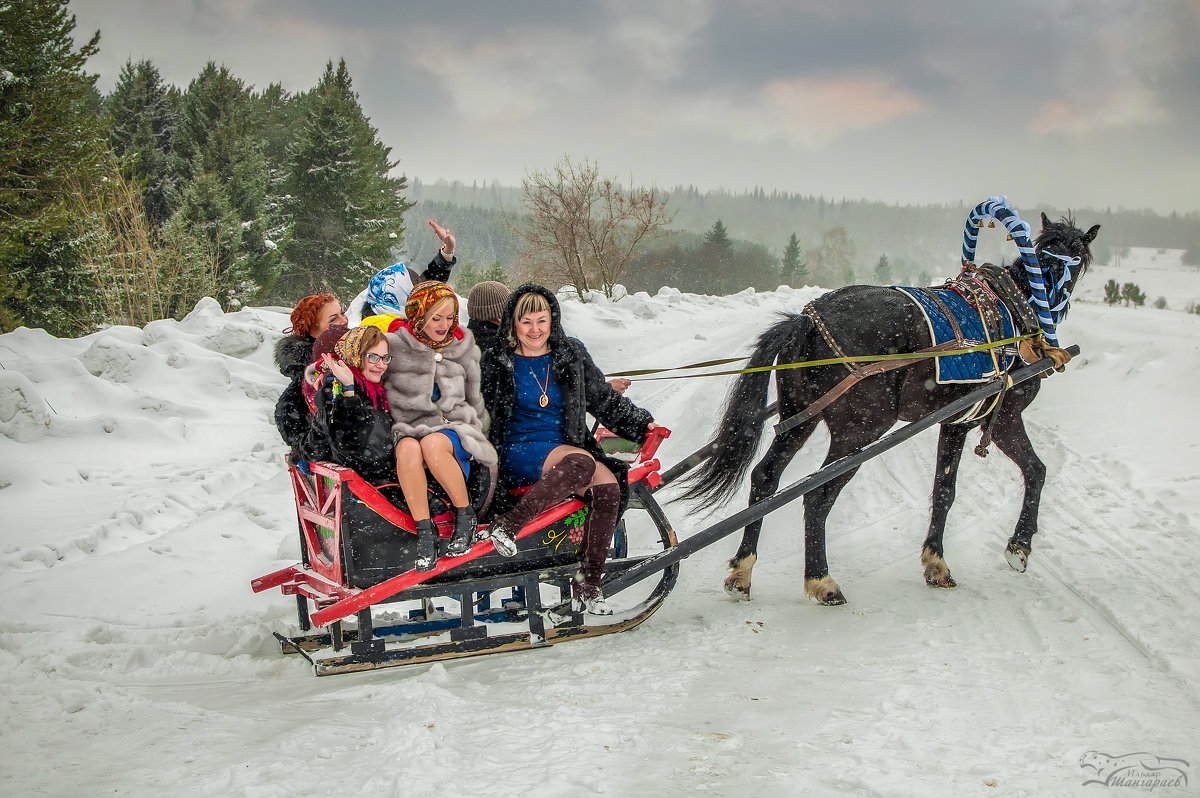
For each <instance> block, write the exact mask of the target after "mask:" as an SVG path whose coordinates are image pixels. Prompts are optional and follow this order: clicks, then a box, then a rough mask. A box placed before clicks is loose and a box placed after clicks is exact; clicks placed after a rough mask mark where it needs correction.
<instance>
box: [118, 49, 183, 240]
mask: <svg viewBox="0 0 1200 798" xmlns="http://www.w3.org/2000/svg"><path fill="white" fill-rule="evenodd" d="M105 109H106V110H107V111H108V114H109V117H110V118H111V120H112V122H111V127H110V128H109V131H108V140H109V143H110V145H111V146H112V149H113V152H115V153H116V154H117V155H119V156H121V157H122V158H125V159H126V163H127V165H126V168H125V170H124V172H125V176H126V177H127V178H132V179H135V180H139V181H142V182H143V183H145V186H146V191H145V199H144V201H143V204H144V206H145V209H146V218H147V219H148V220H149V222H150V224H151V226H152V227H153V228H154V229H158V228H159V227H161V226H162V225H163V223H165V222H166V220H167V219H168V218H169V217H170V216H171V213H172V212H173V211H174V209H175V207H176V206H177V205H178V203H179V199H180V185H179V181H180V174H181V172H182V171H183V169H182V168H181V167H182V164H180V163H179V161H178V155H176V154H175V153H174V151H173V148H172V144H173V140H174V137H175V128H176V125H177V124H178V114H177V113H176V110H175V109H174V108H173V107H172V106H171V100H170V97H169V95H168V91H167V87H166V85H165V84H164V83H163V81H162V76H161V75H160V74H159V71H158V68H157V67H155V66H154V65H153V64H152V63H150V62H149V61H139V62H138V63H137V64H134V63H133V62H132V61H126V62H125V65H124V66H123V67H121V74H120V75H119V77H118V78H117V85H116V86H115V87H114V88H113V91H112V94H110V95H108V97H106V98H105Z"/></svg>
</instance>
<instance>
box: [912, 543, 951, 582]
mask: <svg viewBox="0 0 1200 798" xmlns="http://www.w3.org/2000/svg"><path fill="white" fill-rule="evenodd" d="M921 565H923V566H925V584H927V585H929V586H930V587H958V583H957V582H955V581H954V577H952V576H951V575H950V567H949V566H948V565H946V561H945V560H944V559H942V557H941V556H940V555H938V554H934V553H933V552H932V551H930V550H929V549H925V550H924V551H922V552H921Z"/></svg>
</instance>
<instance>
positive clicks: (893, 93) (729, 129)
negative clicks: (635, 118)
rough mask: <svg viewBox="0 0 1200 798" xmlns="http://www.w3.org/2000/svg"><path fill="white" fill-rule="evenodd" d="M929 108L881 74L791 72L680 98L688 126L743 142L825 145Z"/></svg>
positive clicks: (680, 110)
mask: <svg viewBox="0 0 1200 798" xmlns="http://www.w3.org/2000/svg"><path fill="white" fill-rule="evenodd" d="M923 110H926V104H925V102H924V101H923V100H921V98H920V97H918V96H917V95H915V94H913V93H912V92H910V91H908V90H906V89H904V88H903V87H900V86H898V85H897V84H896V83H895V82H894V81H891V80H889V79H887V78H885V77H881V76H869V75H868V76H859V77H850V76H840V77H833V78H813V77H791V78H786V79H780V80H773V81H770V82H769V83H767V84H765V85H763V86H761V87H760V88H758V89H757V90H755V91H753V92H750V93H749V94H747V95H716V94H712V93H709V94H706V95H701V96H699V97H696V98H694V99H691V100H683V101H680V102H678V103H676V105H675V107H674V109H673V113H674V114H675V116H676V118H677V119H678V120H680V121H682V122H684V123H685V126H689V127H690V126H694V127H698V128H701V129H704V130H709V131H717V132H721V133H724V134H726V135H728V136H731V137H732V138H734V139H736V140H740V141H749V142H770V141H781V142H785V143H789V144H792V145H796V146H800V147H804V148H806V149H820V148H822V147H824V146H826V145H828V144H830V143H831V142H834V141H836V140H837V139H838V138H839V137H841V136H842V135H844V134H846V133H850V132H853V131H859V130H864V129H868V128H873V127H877V126H879V125H882V124H884V123H886V122H889V121H891V120H894V119H897V118H899V117H903V116H907V115H910V114H916V113H919V112H921V111H923Z"/></svg>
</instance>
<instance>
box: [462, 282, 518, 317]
mask: <svg viewBox="0 0 1200 798" xmlns="http://www.w3.org/2000/svg"><path fill="white" fill-rule="evenodd" d="M508 294H509V290H508V286H506V285H505V284H504V283H498V282H496V281H495V280H485V281H484V282H482V283H478V284H477V285H476V286H475V287H474V288H472V289H471V293H470V295H468V296H467V315H468V316H470V317H471V318H472V319H474V320H476V321H499V319H500V317H501V316H503V315H504V303H505V302H507V301H508Z"/></svg>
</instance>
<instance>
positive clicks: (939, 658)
mask: <svg viewBox="0 0 1200 798" xmlns="http://www.w3.org/2000/svg"><path fill="white" fill-rule="evenodd" d="M1110 277H1113V278H1114V279H1117V280H1118V282H1126V281H1130V280H1132V281H1133V282H1138V283H1139V284H1140V285H1141V286H1142V288H1143V289H1144V290H1145V291H1146V293H1147V295H1148V296H1149V297H1150V299H1151V300H1153V299H1154V298H1155V297H1157V296H1160V295H1162V296H1165V297H1166V298H1167V302H1168V309H1167V310H1155V309H1152V308H1150V307H1145V308H1140V309H1131V308H1122V307H1107V306H1104V305H1101V304H1099V303H1098V301H1096V300H1097V299H1098V297H1099V296H1100V295H1101V293H1102V292H1101V286H1102V285H1103V282H1104V281H1105V280H1107V279H1109V278H1110ZM818 293H819V291H818V289H815V288H809V289H802V290H793V289H788V288H781V289H779V290H778V291H775V292H770V293H754V292H751V291H747V292H744V293H742V294H738V295H736V296H733V297H721V298H714V297H703V296H694V295H681V294H679V293H677V292H673V291H669V290H664V291H662V292H660V293H659V294H658V295H657V296H654V297H649V296H646V295H644V294H639V295H635V296H630V297H626V298H624V299H622V300H621V301H619V302H616V303H607V302H604V301H597V302H594V303H590V304H587V305H582V304H579V303H578V302H575V301H571V300H566V301H565V305H564V318H565V323H566V326H567V328H568V330H569V331H570V332H571V333H573V334H575V335H577V336H579V337H581V338H583V339H584V340H585V341H586V342H587V343H588V345H589V347H590V348H591V350H592V352H593V354H594V355H595V356H596V358H597V360H598V362H599V363H600V364H601V366H602V367H604V368H606V369H608V370H616V369H618V368H621V367H626V368H637V367H652V366H664V365H678V364H684V363H690V362H695V361H697V360H702V359H708V358H715V357H723V356H729V355H732V354H735V353H739V352H744V351H746V350H747V349H748V347H749V345H750V343H751V342H752V340H753V339H754V337H755V335H756V334H757V332H758V331H759V330H761V329H762V328H763V327H765V326H766V325H768V324H769V323H771V322H772V320H773V316H774V314H775V313H776V312H777V311H782V310H798V309H800V308H802V307H803V305H804V304H805V303H806V302H807V301H808V300H809V299H811V298H812V297H814V296H816V295H817V294H818ZM1081 298H1082V300H1089V299H1090V300H1092V301H1079V302H1077V303H1076V305H1075V307H1074V309H1073V310H1072V313H1071V316H1070V317H1069V318H1068V319H1067V321H1066V323H1065V324H1064V326H1063V328H1062V331H1063V335H1062V337H1063V339H1064V340H1065V341H1066V342H1077V343H1079V344H1080V345H1081V347H1082V349H1083V354H1082V356H1081V357H1079V358H1077V359H1076V360H1075V361H1074V362H1073V363H1072V364H1071V365H1070V366H1069V367H1068V370H1067V373H1066V374H1063V375H1055V376H1054V377H1052V378H1051V379H1049V380H1048V381H1047V382H1046V383H1045V384H1044V391H1043V393H1042V395H1041V396H1040V397H1039V399H1038V402H1037V404H1036V405H1035V406H1034V408H1033V411H1032V412H1030V413H1029V414H1028V415H1027V417H1026V418H1027V423H1028V424H1029V426H1030V428H1031V431H1032V435H1033V438H1034V440H1035V443H1036V445H1037V447H1038V451H1039V453H1040V455H1041V457H1042V458H1043V459H1044V460H1045V461H1046V463H1047V465H1048V467H1049V479H1048V483H1047V486H1046V491H1045V494H1044V503H1043V509H1042V515H1041V532H1040V534H1039V535H1038V537H1037V538H1036V539H1035V548H1034V553H1033V557H1032V559H1031V562H1030V568H1029V571H1028V572H1027V573H1025V574H1017V573H1014V572H1013V571H1011V570H1010V569H1009V568H1008V567H1007V566H1006V565H1005V563H1004V559H1003V557H1002V554H1001V552H1002V549H1003V545H1004V542H1005V540H1006V539H1007V537H1008V535H1009V534H1010V533H1011V529H1012V526H1013V524H1014V523H1015V521H1016V517H1017V512H1018V504H1019V496H1020V481H1019V478H1018V474H1017V471H1016V469H1015V467H1014V466H1012V464H1011V463H1009V462H1008V461H1007V460H1005V459H1004V458H1003V457H1002V456H1001V455H999V454H998V453H995V452H994V453H993V454H992V456H991V457H988V458H987V459H986V460H980V459H978V458H976V457H974V456H972V455H971V454H970V445H973V444H970V445H969V447H968V452H967V454H966V455H965V456H964V461H963V468H962V473H961V476H960V479H959V494H958V501H957V503H956V505H955V507H954V509H953V511H952V512H951V514H950V521H949V526H948V532H947V559H948V562H949V564H950V566H951V568H952V571H953V573H954V575H955V578H956V579H957V580H958V582H959V587H958V588H957V589H955V590H949V591H947V590H933V589H930V588H928V587H926V586H925V584H924V581H923V580H922V578H921V568H920V565H919V563H918V554H919V547H920V543H921V540H922V538H923V535H924V531H925V527H926V524H927V513H928V496H929V490H930V484H931V479H932V476H931V474H932V468H933V458H934V451H933V449H934V440H935V435H936V433H935V432H933V431H929V432H926V433H923V434H922V435H920V436H918V437H917V438H916V439H915V440H913V441H910V442H909V443H907V444H905V445H903V446H901V447H899V448H898V449H896V450H893V451H891V452H889V453H887V454H886V455H884V456H883V457H881V458H879V459H878V460H876V461H873V462H871V463H869V464H868V465H867V466H865V467H864V468H863V469H862V470H861V471H860V472H859V474H858V476H857V477H856V478H855V479H854V481H853V482H852V483H851V484H850V486H849V488H848V489H847V491H846V493H845V494H843V498H842V500H841V502H840V503H839V504H838V506H837V508H836V509H835V511H834V513H833V515H832V517H831V519H830V520H831V523H830V545H829V555H830V563H831V568H832V572H833V575H834V576H835V578H836V579H837V580H838V581H839V583H840V584H841V587H842V588H843V590H844V591H845V592H846V595H847V597H848V599H849V601H850V603H849V604H847V605H846V606H844V607H821V606H817V605H815V604H812V603H810V602H809V601H807V600H806V599H805V598H804V595H803V591H802V585H801V576H802V567H803V556H802V540H801V536H800V529H799V523H800V520H799V510H800V507H799V504H796V505H794V506H793V507H790V508H788V509H785V510H782V511H780V512H778V513H776V514H775V515H773V516H771V517H770V518H768V519H767V522H766V525H765V530H764V535H763V541H762V546H761V549H760V560H759V564H758V568H757V569H756V572H755V583H754V599H753V601H752V602H750V603H748V604H745V603H743V604H739V603H735V602H733V601H731V600H730V599H729V598H727V597H726V596H725V594H724V593H723V591H722V590H721V581H722V579H723V578H724V575H725V568H724V562H725V560H726V559H727V558H728V557H729V556H730V554H731V553H732V552H733V550H734V548H735V547H736V537H733V538H729V539H727V540H725V541H722V542H720V543H718V544H717V545H715V546H713V547H711V548H710V549H708V550H705V551H703V552H701V553H700V554H698V555H696V556H694V557H692V558H691V559H689V560H687V561H686V562H685V563H684V565H683V570H682V573H681V576H680V580H679V585H678V587H677V588H676V590H675V591H674V593H672V595H671V596H670V598H669V599H668V600H667V602H666V604H665V605H664V606H663V608H662V609H660V610H659V612H658V613H657V614H656V615H654V616H653V617H652V618H651V619H650V620H649V621H647V623H646V624H645V625H643V626H642V627H640V628H638V629H636V630H634V631H632V632H628V633H625V634H619V635H612V636H609V637H605V638H600V639H597V640H593V641H584V642H579V643H574V644H563V645H559V646H555V647H553V648H549V649H545V650H542V651H539V652H526V653H519V654H511V655H503V656H492V657H485V658H479V659H474V660H460V661H457V662H452V663H447V664H438V665H433V666H417V667H414V668H410V669H392V670H385V671H380V672H375V673H366V674H349V675H342V676H336V677H330V678H324V679H316V678H313V677H312V676H311V675H310V673H309V671H308V669H307V667H306V665H305V663H304V662H303V661H302V660H299V659H297V658H294V657H292V658H285V657H283V656H282V655H280V654H279V650H278V646H277V644H276V642H275V640H274V639H273V638H272V636H271V632H272V631H273V630H283V631H288V630H291V629H292V628H293V626H294V623H295V615H294V603H293V601H292V599H290V598H287V597H283V596H281V595H279V594H278V593H274V594H262V595H254V594H252V593H251V592H250V589H249V582H250V579H251V578H252V577H255V576H258V575H261V574H264V573H267V572H268V571H271V570H273V569H275V568H278V567H281V566H283V565H287V564H290V563H291V562H294V561H295V559H296V558H297V556H298V552H297V544H296V540H295V538H296V536H295V521H294V516H293V511H292V506H291V498H290V493H289V489H288V485H287V480H286V477H285V473H284V471H283V467H282V453H283V446H282V444H281V443H280V441H279V439H278V436H277V434H276V432H275V429H274V427H273V426H272V425H271V412H272V408H273V403H274V400H275V397H276V396H277V394H278V392H279V391H280V390H281V389H282V387H283V384H284V383H283V378H282V377H280V376H279V374H278V373H277V372H276V371H275V370H274V368H273V365H272V363H271V345H272V343H273V341H274V340H275V339H276V337H277V336H278V335H279V333H278V331H279V330H280V329H282V328H283V327H284V326H285V325H286V318H285V315H284V313H283V312H282V311H281V310H280V309H247V310H242V311H240V312H238V313H229V314H226V313H222V312H221V311H220V309H219V308H218V307H217V306H216V304H215V303H212V302H211V301H206V302H204V303H201V304H200V305H199V306H198V307H197V308H196V309H195V311H193V313H192V314H191V315H190V316H189V317H188V318H187V319H185V320H184V321H182V322H178V323H177V322H174V321H169V320H168V321H159V322H155V323H153V324H150V325H148V326H147V327H146V328H145V329H144V330H138V329H132V328H115V329H110V330H107V331H104V332H101V333H97V334H94V335H91V336H88V337H86V338H82V339H78V340H59V339H55V338H52V337H50V336H48V335H46V334H45V333H43V332H41V331H36V330H24V329H23V330H18V331H17V332H14V333H9V334H7V335H4V336H0V365H2V366H3V370H0V506H2V507H3V515H4V519H5V523H4V528H3V531H2V532H0V595H2V596H3V601H2V603H0V607H2V611H0V673H2V674H3V676H0V712H2V714H3V717H4V719H5V721H4V723H3V724H0V792H2V793H3V794H4V795H6V796H23V795H43V794H45V795H62V796H76V795H100V794H113V795H139V796H140V795H175V794H182V793H189V794H192V793H195V794H202V795H221V796H224V795H246V796H294V795H383V796H387V795H395V796H425V795H454V796H458V795H489V796H510V795H513V796H516V795H521V796H532V797H534V798H541V797H542V796H567V795H573V796H574V795H591V794H607V795H615V796H633V795H636V796H641V795H647V796H650V795H653V796H657V795H694V794H709V795H731V796H734V795H736V796H795V795H798V794H807V795H839V796H840V795H863V796H910V795H911V796H931V795H934V796H941V795H946V796H951V795H953V796H971V795H1010V796H1017V795H1022V796H1023V795H1029V796H1034V795H1036V796H1046V795H1053V796H1059V795H1106V794H1109V791H1111V792H1112V794H1119V795H1131V794H1140V793H1142V792H1148V790H1146V789H1144V788H1142V789H1139V788H1129V787H1125V788H1120V787H1109V786H1103V785H1097V784H1091V785H1087V786H1085V785H1084V782H1085V781H1087V780H1088V779H1089V778H1094V777H1095V776H1096V772H1097V771H1096V768H1094V767H1093V768H1091V769H1085V768H1083V767H1081V758H1083V757H1085V756H1088V757H1089V758H1088V759H1087V760H1086V761H1087V762H1089V763H1091V762H1097V761H1100V760H1099V758H1098V757H1099V756H1100V755H1108V756H1112V757H1117V756H1120V755H1123V754H1129V753H1134V752H1146V753H1148V754H1151V755H1154V756H1158V757H1161V758H1164V759H1167V758H1172V759H1182V760H1185V761H1186V762H1187V763H1190V764H1189V765H1187V767H1186V768H1185V769H1184V770H1185V772H1186V773H1187V775H1188V778H1189V780H1190V782H1189V784H1188V786H1187V787H1185V788H1174V789H1164V788H1159V789H1157V790H1155V792H1156V793H1160V792H1165V793H1167V794H1184V793H1188V792H1189V791H1191V794H1195V791H1196V789H1197V787H1196V784H1197V783H1198V780H1200V764H1198V763H1200V749H1198V748H1197V740H1200V688H1198V687H1197V685H1200V651H1198V646H1197V642H1196V628H1197V627H1196V623H1197V620H1196V619H1197V618H1198V617H1200V578H1198V577H1197V565H1198V562H1197V561H1198V557H1197V554H1196V552H1197V548H1198V546H1197V533H1198V532H1200V498H1197V497H1200V425H1197V424H1196V422H1195V413H1196V408H1195V401H1196V397H1197V396H1198V395H1200V390H1198V389H1200V316H1195V315H1187V314H1184V313H1182V312H1180V310H1181V309H1182V307H1183V306H1184V305H1185V304H1186V303H1187V302H1188V301H1191V300H1195V299H1200V272H1198V271H1197V270H1196V269H1190V268H1187V267H1183V266H1181V265H1180V264H1179V253H1178V252H1166V253H1163V254H1159V253H1158V252H1157V251H1155V250H1136V251H1134V253H1133V254H1132V255H1131V256H1130V257H1129V258H1126V259H1125V261H1124V263H1123V265H1122V267H1121V268H1120V269H1119V270H1118V268H1117V267H1115V266H1101V267H1097V268H1096V269H1095V271H1094V272H1093V273H1092V274H1091V275H1089V276H1088V278H1087V282H1086V283H1085V290H1084V291H1083V292H1082V293H1081ZM726 379H727V378H708V379H692V380H683V381H677V382H641V383H635V384H634V386H633V388H631V389H630V393H629V395H630V396H631V398H633V399H634V400H635V401H637V402H638V403H639V404H642V405H643V406H645V407H647V408H649V409H651V410H652V411H653V412H654V414H655V416H656V418H657V419H658V420H659V421H660V422H661V423H663V424H665V425H667V426H669V427H671V428H672V429H673V430H674V435H673V437H672V438H671V439H670V440H669V441H668V442H667V443H666V444H665V446H664V449H663V451H662V453H661V459H662V461H663V462H664V463H665V464H668V465H670V464H673V463H674V462H675V461H676V460H677V459H678V458H679V457H681V456H682V455H684V454H686V453H688V452H690V451H692V450H693V449H695V448H697V447H698V446H699V445H701V444H702V443H703V442H704V441H705V440H706V438H707V436H708V434H709V432H710V431H711V429H712V427H713V424H714V421H715V418H716V416H717V412H718V408H719V406H720V402H721V399H722V396H723V393H724V389H725V385H726V384H727V383H726ZM822 449H823V447H822V442H821V441H819V440H814V441H813V442H812V443H811V444H810V446H809V447H808V448H807V449H806V450H805V451H804V452H802V454H801V456H799V457H798V458H797V459H796V461H795V462H794V463H793V464H792V466H791V469H790V470H789V472H788V474H787V475H785V478H784V483H785V484H787V483H789V482H791V481H793V480H795V479H798V478H799V477H801V476H803V474H805V473H807V472H808V471H809V470H811V469H812V468H814V467H815V466H816V464H817V463H819V461H820V459H821V456H822V454H823V450H822ZM744 497H745V491H744V490H743V492H742V493H741V494H740V495H739V496H738V497H737V499H736V500H735V502H734V503H733V504H732V505H731V506H730V507H729V509H728V511H732V510H733V509H736V508H739V507H741V506H743V503H744ZM667 510H668V513H669V514H670V515H671V516H672V518H673V519H675V523H676V528H677V530H678V531H679V533H680V534H681V535H682V536H686V535H687V534H689V531H696V530H698V529H700V528H702V527H703V526H704V524H705V518H704V517H703V516H698V515H696V514H693V513H690V512H689V511H688V509H687V508H686V507H683V506H680V505H678V504H675V505H668V506H667ZM1090 752H1094V753H1090Z"/></svg>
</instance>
